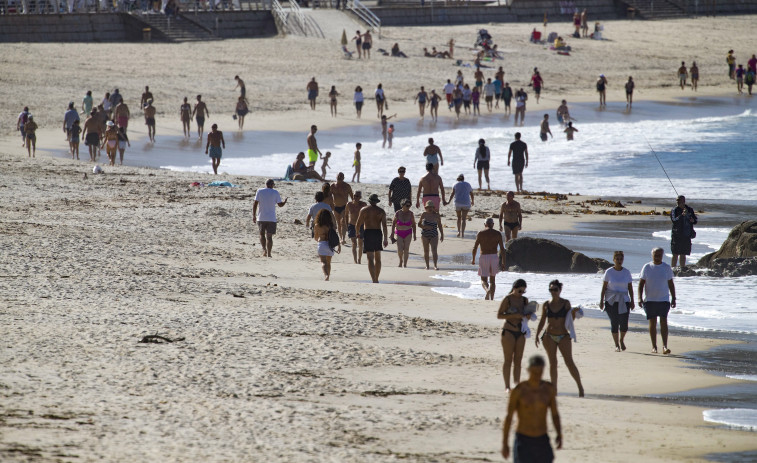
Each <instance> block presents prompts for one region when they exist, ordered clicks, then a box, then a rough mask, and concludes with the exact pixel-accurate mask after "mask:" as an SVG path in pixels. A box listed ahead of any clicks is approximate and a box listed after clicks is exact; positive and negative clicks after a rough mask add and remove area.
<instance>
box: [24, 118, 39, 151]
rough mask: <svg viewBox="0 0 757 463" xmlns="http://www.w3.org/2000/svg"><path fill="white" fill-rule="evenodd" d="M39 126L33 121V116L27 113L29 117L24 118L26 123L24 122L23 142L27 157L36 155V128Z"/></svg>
mask: <svg viewBox="0 0 757 463" xmlns="http://www.w3.org/2000/svg"><path fill="white" fill-rule="evenodd" d="M38 128H39V126H38V125H37V123H36V122H34V116H32V115H31V114H29V117H28V118H27V119H26V124H24V136H25V137H26V138H25V140H24V142H25V144H26V152H27V153H28V154H29V156H28V157H30V158H36V157H37V129H38Z"/></svg>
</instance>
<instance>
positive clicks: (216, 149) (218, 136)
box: [205, 124, 226, 175]
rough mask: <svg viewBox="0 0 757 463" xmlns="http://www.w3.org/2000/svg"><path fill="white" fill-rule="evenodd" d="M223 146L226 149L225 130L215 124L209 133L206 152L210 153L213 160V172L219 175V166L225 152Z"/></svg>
mask: <svg viewBox="0 0 757 463" xmlns="http://www.w3.org/2000/svg"><path fill="white" fill-rule="evenodd" d="M221 146H223V149H226V141H225V140H224V139H223V132H221V131H220V130H218V124H213V125H212V126H211V127H210V133H209V134H208V143H207V144H206V145H205V154H210V159H211V161H212V162H213V173H214V174H216V175H218V166H219V165H220V164H221V155H222V154H223V150H221Z"/></svg>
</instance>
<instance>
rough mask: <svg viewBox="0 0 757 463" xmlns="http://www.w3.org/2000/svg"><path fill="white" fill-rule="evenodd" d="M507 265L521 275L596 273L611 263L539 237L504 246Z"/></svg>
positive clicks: (519, 240)
mask: <svg viewBox="0 0 757 463" xmlns="http://www.w3.org/2000/svg"><path fill="white" fill-rule="evenodd" d="M506 248H507V252H506V254H507V265H508V266H511V267H513V266H515V267H518V268H519V269H520V270H522V271H524V272H548V273H597V272H599V271H602V270H604V269H607V268H609V267H612V264H611V263H610V262H608V261H606V260H604V259H593V258H590V257H588V256H586V255H584V254H581V253H580V252H573V251H571V250H570V249H568V248H566V247H565V246H563V245H562V244H560V243H555V242H554V241H550V240H545V239H542V238H529V237H524V238H517V239H515V240H512V241H510V242H508V243H507V246H506Z"/></svg>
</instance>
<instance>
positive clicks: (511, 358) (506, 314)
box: [497, 279, 528, 393]
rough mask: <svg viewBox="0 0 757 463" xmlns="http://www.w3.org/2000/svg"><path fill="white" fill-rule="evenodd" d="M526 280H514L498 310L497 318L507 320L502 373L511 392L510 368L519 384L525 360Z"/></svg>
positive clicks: (507, 389)
mask: <svg viewBox="0 0 757 463" xmlns="http://www.w3.org/2000/svg"><path fill="white" fill-rule="evenodd" d="M526 286H527V285H526V281H525V280H523V279H517V280H515V281H514V282H513V287H512V289H511V290H510V293H509V294H508V295H507V296H505V298H504V299H502V303H501V304H500V306H499V309H498V310H497V319H498V320H505V324H504V326H503V327H502V338H501V344H502V353H503V354H504V356H505V361H504V364H503V365H502V375H503V376H504V378H505V391H506V392H507V393H509V392H510V389H511V388H510V369H511V368H512V371H513V380H514V381H515V384H516V385H517V384H518V383H519V382H520V364H521V362H522V361H523V350H524V349H525V347H526V336H525V333H523V331H522V330H521V329H522V321H523V319H524V318H525V317H526V315H525V308H526V304H528V299H527V298H526V297H524V296H523V294H525V292H526Z"/></svg>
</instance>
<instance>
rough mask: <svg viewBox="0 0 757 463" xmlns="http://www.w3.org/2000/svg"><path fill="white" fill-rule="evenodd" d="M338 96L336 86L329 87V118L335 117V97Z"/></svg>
mask: <svg viewBox="0 0 757 463" xmlns="http://www.w3.org/2000/svg"><path fill="white" fill-rule="evenodd" d="M338 96H339V92H337V91H336V85H332V86H331V90H329V108H330V109H331V117H336V97H338Z"/></svg>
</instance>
